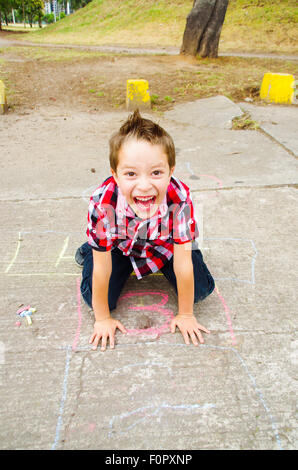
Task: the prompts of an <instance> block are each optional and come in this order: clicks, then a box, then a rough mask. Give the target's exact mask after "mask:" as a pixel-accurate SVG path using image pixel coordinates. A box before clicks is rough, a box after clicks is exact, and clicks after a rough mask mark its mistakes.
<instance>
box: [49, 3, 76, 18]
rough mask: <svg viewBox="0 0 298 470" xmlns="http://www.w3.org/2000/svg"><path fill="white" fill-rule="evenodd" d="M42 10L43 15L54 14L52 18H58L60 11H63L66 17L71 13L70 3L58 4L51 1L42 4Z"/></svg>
mask: <svg viewBox="0 0 298 470" xmlns="http://www.w3.org/2000/svg"><path fill="white" fill-rule="evenodd" d="M44 10H45V13H46V14H47V13H54V16H55V17H56V16H59V15H60V13H61V11H63V12H64V13H65V14H66V15H70V13H73V10H72V8H71V5H70V2H67V1H66V0H65V2H62V3H60V2H58V1H57V0H51V1H49V2H44Z"/></svg>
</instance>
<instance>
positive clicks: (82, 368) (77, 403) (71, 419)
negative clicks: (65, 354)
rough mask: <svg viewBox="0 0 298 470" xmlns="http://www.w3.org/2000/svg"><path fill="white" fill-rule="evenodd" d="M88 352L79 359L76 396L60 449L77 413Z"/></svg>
mask: <svg viewBox="0 0 298 470" xmlns="http://www.w3.org/2000/svg"><path fill="white" fill-rule="evenodd" d="M73 352H76V351H73ZM89 353H90V351H88V352H87V353H86V352H85V353H84V355H83V357H82V361H81V366H80V369H79V375H78V381H79V389H78V391H77V394H76V398H75V400H74V405H73V411H72V412H71V413H70V416H69V420H68V423H66V424H65V429H64V437H63V439H62V440H61V444H62V445H61V448H62V450H63V449H64V444H65V442H66V440H67V438H68V435H69V433H70V429H71V425H72V422H73V419H74V418H75V416H76V413H77V410H78V408H79V402H80V396H81V393H82V389H83V380H82V376H83V371H84V365H85V360H86V358H87V357H88V356H89ZM70 363H71V360H70Z"/></svg>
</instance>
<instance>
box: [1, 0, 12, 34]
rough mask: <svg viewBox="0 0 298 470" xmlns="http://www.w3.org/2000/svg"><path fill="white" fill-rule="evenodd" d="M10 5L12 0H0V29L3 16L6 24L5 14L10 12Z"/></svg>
mask: <svg viewBox="0 0 298 470" xmlns="http://www.w3.org/2000/svg"><path fill="white" fill-rule="evenodd" d="M12 6H13V1H12V0H0V30H1V29H2V26H1V23H2V19H3V18H4V19H5V22H6V24H7V16H8V15H9V13H10V12H11V9H12Z"/></svg>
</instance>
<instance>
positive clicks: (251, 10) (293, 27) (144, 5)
mask: <svg viewBox="0 0 298 470" xmlns="http://www.w3.org/2000/svg"><path fill="white" fill-rule="evenodd" d="M192 4H193V0H158V1H155V0H122V1H121V2H119V1H118V0H93V1H92V2H91V3H89V4H88V5H87V6H86V7H85V8H83V9H80V10H78V11H77V12H75V13H74V14H72V15H69V16H67V17H65V18H64V19H62V20H60V21H58V22H57V23H55V24H52V25H49V26H47V27H46V28H43V29H42V30H40V29H37V30H35V31H32V32H30V33H27V34H23V35H22V39H24V40H25V39H26V40H30V41H34V42H40V43H46V42H51V43H55V44H58V43H59V44H85V45H95V44H98V45H100V44H119V45H130V46H139V47H146V46H147V47H148V46H175V47H180V46H181V43H182V37H183V31H184V28H185V22H186V17H187V14H188V13H189V12H190V10H191V8H192ZM297 10H298V9H297V3H296V0H274V1H272V0H230V2H229V6H228V10H227V14H226V19H225V22H224V25H223V29H222V34H221V40H220V50H221V51H223V52H224V51H237V50H238V51H239V50H241V51H255V52H257V51H262V52H264V51H265V52H275V53H292V54H294V53H298V46H297V44H298V38H297V22H298V18H297V17H298V12H297ZM26 29H27V31H28V28H26Z"/></svg>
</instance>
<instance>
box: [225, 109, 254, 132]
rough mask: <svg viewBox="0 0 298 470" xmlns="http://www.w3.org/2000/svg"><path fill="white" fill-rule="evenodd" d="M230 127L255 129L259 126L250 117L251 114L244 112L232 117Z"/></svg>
mask: <svg viewBox="0 0 298 470" xmlns="http://www.w3.org/2000/svg"><path fill="white" fill-rule="evenodd" d="M232 128H233V129H234V130H237V131H239V130H252V131H255V130H257V129H259V128H260V125H259V123H258V122H256V121H254V120H253V119H251V116H250V114H249V113H244V114H243V115H242V116H240V117H236V118H234V119H233V126H232Z"/></svg>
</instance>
